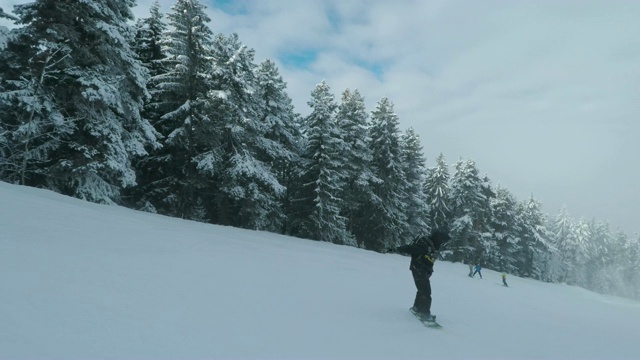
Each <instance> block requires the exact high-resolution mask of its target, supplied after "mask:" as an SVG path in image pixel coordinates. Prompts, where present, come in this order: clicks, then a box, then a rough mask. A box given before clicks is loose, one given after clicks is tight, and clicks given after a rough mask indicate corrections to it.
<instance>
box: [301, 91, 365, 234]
mask: <svg viewBox="0 0 640 360" xmlns="http://www.w3.org/2000/svg"><path fill="white" fill-rule="evenodd" d="M308 104H309V106H310V107H311V109H312V111H311V114H309V116H308V117H307V118H306V126H305V128H306V130H307V131H308V133H307V134H306V136H307V138H308V141H307V146H306V148H305V150H304V152H303V160H304V162H305V164H304V168H303V171H302V174H301V177H300V181H301V183H300V184H299V186H298V189H297V193H296V199H295V200H294V201H295V202H296V203H297V204H296V211H295V218H296V221H295V223H294V224H293V225H294V234H295V235H299V236H302V237H306V238H310V239H315V240H321V241H328V242H332V243H337V244H353V243H354V241H353V239H352V236H351V234H349V233H348V231H347V229H346V219H345V218H344V216H342V215H341V211H342V206H343V201H342V199H341V198H340V197H339V196H340V194H342V189H343V187H344V182H345V180H346V173H345V171H344V166H345V164H344V163H342V162H341V160H342V155H343V154H344V146H345V143H344V140H343V135H342V134H341V133H340V128H339V127H338V124H337V122H336V119H335V116H336V109H337V104H336V102H335V100H334V96H333V94H331V92H330V88H329V85H328V84H327V83H326V82H325V81H323V82H321V83H320V84H318V85H316V87H315V89H314V90H313V91H312V92H311V100H310V101H309V102H308Z"/></svg>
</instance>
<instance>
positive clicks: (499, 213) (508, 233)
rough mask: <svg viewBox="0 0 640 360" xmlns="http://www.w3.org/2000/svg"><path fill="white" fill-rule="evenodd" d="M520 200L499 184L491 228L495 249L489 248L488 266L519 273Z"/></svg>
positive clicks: (492, 205)
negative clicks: (518, 210)
mask: <svg viewBox="0 0 640 360" xmlns="http://www.w3.org/2000/svg"><path fill="white" fill-rule="evenodd" d="M517 205H518V201H517V200H516V199H515V197H514V196H513V195H512V194H511V193H510V192H509V191H508V190H507V189H505V188H503V187H501V186H498V187H497V188H496V196H495V197H494V198H492V199H491V208H492V214H493V216H492V218H491V225H490V227H491V229H492V230H493V231H492V235H493V241H494V243H495V244H496V248H495V249H487V256H486V261H487V263H486V265H485V266H487V267H490V268H493V269H496V270H498V271H504V272H507V273H510V274H516V275H519V274H520V272H519V271H518V268H517V254H518V253H520V252H521V251H522V249H521V247H522V245H521V244H520V237H519V236H518V234H519V233H520V232H521V231H520V228H519V227H520V224H521V222H522V221H521V220H520V219H519V218H518V213H517Z"/></svg>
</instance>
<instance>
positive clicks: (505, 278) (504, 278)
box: [502, 273, 509, 287]
mask: <svg viewBox="0 0 640 360" xmlns="http://www.w3.org/2000/svg"><path fill="white" fill-rule="evenodd" d="M502 285H504V286H506V287H509V285H507V274H505V273H502Z"/></svg>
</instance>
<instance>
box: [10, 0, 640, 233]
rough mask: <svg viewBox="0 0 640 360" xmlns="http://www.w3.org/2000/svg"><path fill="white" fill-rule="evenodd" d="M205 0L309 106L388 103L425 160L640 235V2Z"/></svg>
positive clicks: (165, 6) (226, 28)
mask: <svg viewBox="0 0 640 360" xmlns="http://www.w3.org/2000/svg"><path fill="white" fill-rule="evenodd" d="M151 1H152V0H138V7H137V8H136V9H135V13H136V16H138V17H146V16H148V8H149V4H150V3H151ZM201 1H202V3H203V4H206V5H207V6H208V12H209V15H210V16H211V19H212V22H211V24H210V25H211V28H212V29H213V31H214V32H216V33H219V32H221V33H227V34H228V33H232V32H236V33H238V34H239V35H240V39H241V40H242V41H243V42H244V43H245V44H247V45H248V46H249V47H252V48H254V49H255V50H256V60H257V62H260V61H262V60H264V59H266V58H270V59H273V60H275V61H276V63H278V64H279V67H280V70H281V73H282V75H283V77H284V79H285V81H287V83H288V87H289V93H290V96H291V97H292V98H293V100H294V103H295V105H296V109H297V111H298V112H300V113H302V114H307V113H308V111H309V109H308V107H307V105H306V102H307V101H308V100H309V98H310V93H311V90H312V89H313V87H314V86H315V85H316V84H317V83H319V82H320V81H322V80H326V81H327V82H328V83H329V85H330V86H331V88H332V89H333V92H334V94H335V95H336V99H339V98H340V94H341V93H342V91H344V90H345V89H346V88H350V89H354V88H357V89H359V91H360V92H361V93H362V94H363V95H364V96H365V98H366V99H367V105H368V107H369V110H373V108H374V107H375V104H376V102H377V101H378V100H380V98H381V97H383V96H387V97H389V98H390V99H391V100H392V101H393V102H394V104H395V110H396V113H397V114H398V116H399V117H400V125H401V127H402V128H403V129H406V128H408V127H413V128H414V129H415V130H416V131H417V133H418V134H419V135H420V136H421V139H422V143H423V145H424V152H425V155H426V157H427V161H428V166H433V165H434V162H435V158H436V157H437V156H438V154H439V153H443V154H444V155H445V157H446V159H447V162H448V163H449V164H453V163H454V162H455V161H457V160H458V159H459V158H465V159H466V158H471V159H473V160H475V161H476V163H477V166H478V168H479V169H480V171H481V172H482V173H483V174H486V175H488V176H489V178H490V179H491V180H492V181H493V182H494V184H500V185H502V186H504V187H506V188H507V189H509V190H510V191H511V192H512V193H513V194H514V195H515V196H516V197H517V198H519V199H521V200H523V199H526V198H528V197H529V196H530V195H531V194H533V196H534V197H535V198H536V199H538V200H539V201H541V202H542V204H543V209H544V210H545V211H546V212H548V213H549V214H550V215H552V216H555V214H556V213H557V211H558V209H560V208H561V207H562V206H566V207H567V209H568V211H569V213H570V214H571V215H572V216H573V217H576V218H579V217H586V218H596V219H598V220H606V221H608V222H610V223H611V225H612V226H614V227H616V226H620V228H621V229H622V230H624V231H625V232H627V233H628V234H630V235H631V234H632V233H634V232H636V231H639V230H640V221H639V220H640V185H639V184H638V182H639V181H638V180H639V177H640V176H639V175H640V169H638V165H639V163H640V162H639V160H640V21H638V19H640V1H636V0H628V1H614V0H612V1H606V0H602V1H589V0H575V1H570V0H566V1H561V0H548V1H545V0H535V1H534V0H530V1H524V0H521V1H512V0H501V1H498V0H483V1H473V0H468V1H462V0H394V1H387V0H236V1H231V0H201ZM22 2H24V1H15V0H0V7H3V8H4V9H5V11H6V10H10V9H11V8H12V6H11V5H12V4H15V3H22ZM173 3H174V0H160V4H161V11H162V12H167V11H169V9H170V7H171V5H172V4H173ZM0 24H1V23H0ZM5 24H6V23H5Z"/></svg>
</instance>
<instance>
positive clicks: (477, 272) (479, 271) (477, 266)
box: [471, 264, 482, 279]
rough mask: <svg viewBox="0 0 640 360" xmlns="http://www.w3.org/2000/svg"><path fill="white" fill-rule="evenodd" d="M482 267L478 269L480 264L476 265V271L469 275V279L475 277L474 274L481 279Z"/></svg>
mask: <svg viewBox="0 0 640 360" xmlns="http://www.w3.org/2000/svg"><path fill="white" fill-rule="evenodd" d="M481 270H482V267H480V264H476V271H474V272H473V275H471V277H474V276H476V274H478V275H480V279H482V272H481Z"/></svg>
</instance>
